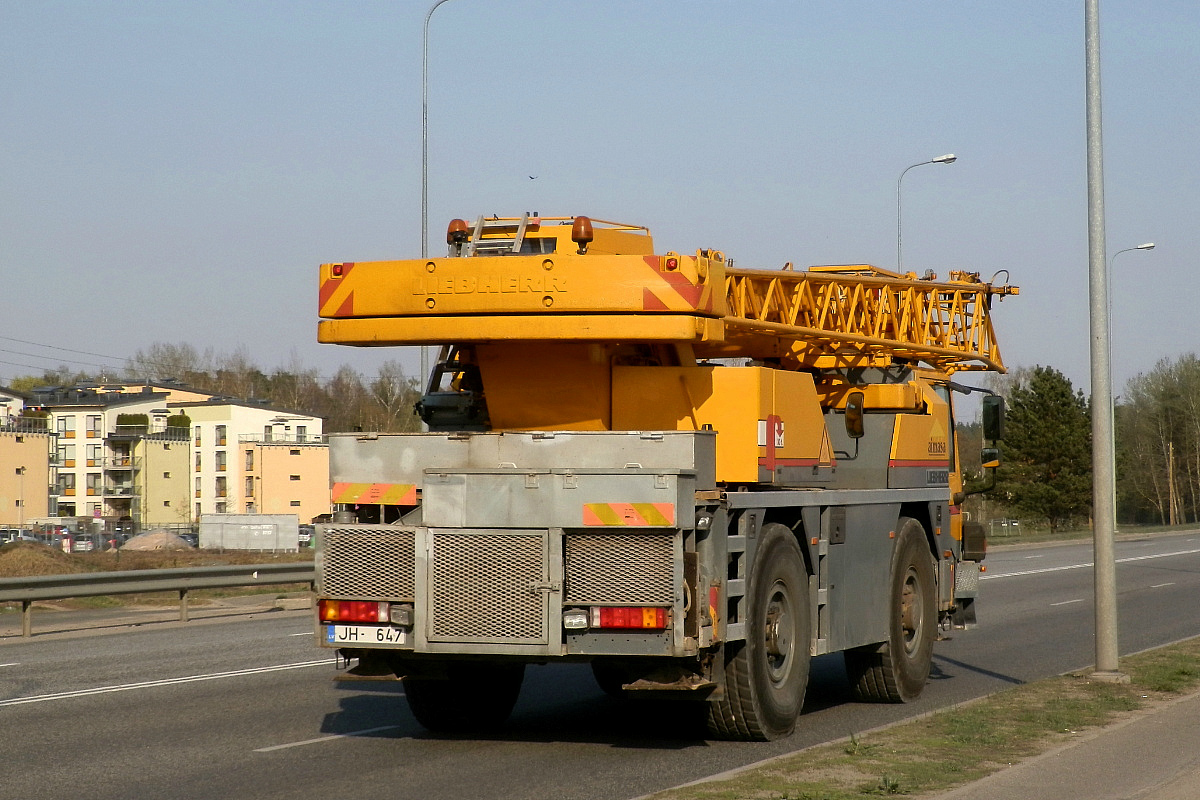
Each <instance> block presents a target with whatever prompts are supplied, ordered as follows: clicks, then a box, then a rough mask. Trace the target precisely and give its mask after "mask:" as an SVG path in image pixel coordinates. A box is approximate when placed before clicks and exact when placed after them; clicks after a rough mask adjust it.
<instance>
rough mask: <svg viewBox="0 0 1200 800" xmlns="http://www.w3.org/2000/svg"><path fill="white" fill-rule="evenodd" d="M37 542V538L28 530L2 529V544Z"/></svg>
mask: <svg viewBox="0 0 1200 800" xmlns="http://www.w3.org/2000/svg"><path fill="white" fill-rule="evenodd" d="M36 541H37V537H36V536H34V535H33V531H31V530H29V529H28V528H0V544H8V543H9V542H36Z"/></svg>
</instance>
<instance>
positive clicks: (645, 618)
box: [591, 606, 667, 630]
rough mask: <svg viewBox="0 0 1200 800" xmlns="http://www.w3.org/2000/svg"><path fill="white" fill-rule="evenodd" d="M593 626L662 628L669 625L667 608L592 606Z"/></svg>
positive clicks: (639, 628) (638, 628) (625, 628)
mask: <svg viewBox="0 0 1200 800" xmlns="http://www.w3.org/2000/svg"><path fill="white" fill-rule="evenodd" d="M591 622H592V627H593V628H618V629H624V630H630V629H637V630H662V629H664V628H666V627H667V609H665V608H658V607H655V608H650V607H646V606H597V607H594V608H592V619H591Z"/></svg>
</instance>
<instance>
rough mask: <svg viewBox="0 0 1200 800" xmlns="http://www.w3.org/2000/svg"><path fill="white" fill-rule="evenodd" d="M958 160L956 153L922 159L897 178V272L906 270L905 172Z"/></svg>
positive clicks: (905, 169)
mask: <svg viewBox="0 0 1200 800" xmlns="http://www.w3.org/2000/svg"><path fill="white" fill-rule="evenodd" d="M957 160H958V156H956V155H954V153H947V154H946V155H944V156H938V157H937V158H931V159H929V160H928V161H922V162H921V163H919V164H913V165H912V166H909V167H905V168H904V172H901V173H900V177H899V178H897V179H896V271H897V272H903V271H904V269H903V267H904V261H903V259H902V258H901V250H900V247H901V239H902V236H901V233H902V232H903V230H904V228H903V223H902V218H901V209H900V184H901V183H903V182H904V174H905V173H906V172H908V171H909V170H910V169H912V168H913V167H923V166H925V165H926V164H953V163H954V162H955V161H957Z"/></svg>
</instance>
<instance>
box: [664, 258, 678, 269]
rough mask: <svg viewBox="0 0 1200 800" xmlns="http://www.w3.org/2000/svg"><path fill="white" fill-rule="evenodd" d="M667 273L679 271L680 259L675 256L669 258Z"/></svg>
mask: <svg viewBox="0 0 1200 800" xmlns="http://www.w3.org/2000/svg"><path fill="white" fill-rule="evenodd" d="M666 267H667V272H674V271H675V270H677V269H679V259H678V258H676V257H675V256H669V257H668V258H667V260H666Z"/></svg>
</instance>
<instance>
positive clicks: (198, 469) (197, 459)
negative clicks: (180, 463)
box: [196, 453, 200, 472]
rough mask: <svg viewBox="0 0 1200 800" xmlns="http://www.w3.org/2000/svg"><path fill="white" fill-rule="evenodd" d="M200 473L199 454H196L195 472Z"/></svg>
mask: <svg viewBox="0 0 1200 800" xmlns="http://www.w3.org/2000/svg"><path fill="white" fill-rule="evenodd" d="M199 471H200V454H199V453H196V472H199Z"/></svg>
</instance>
